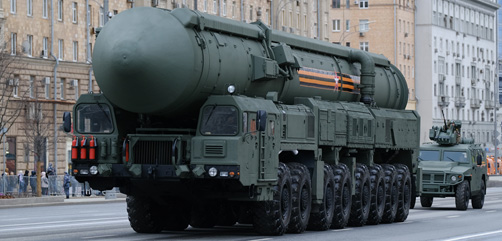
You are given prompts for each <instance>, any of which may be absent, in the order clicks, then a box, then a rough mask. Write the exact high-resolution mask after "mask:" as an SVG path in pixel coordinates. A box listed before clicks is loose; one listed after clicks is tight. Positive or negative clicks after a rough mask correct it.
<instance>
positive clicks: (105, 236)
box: [82, 235, 115, 239]
mask: <svg viewBox="0 0 502 241" xmlns="http://www.w3.org/2000/svg"><path fill="white" fill-rule="evenodd" d="M113 236H115V235H101V236H92V237H82V239H97V238H109V237H113Z"/></svg>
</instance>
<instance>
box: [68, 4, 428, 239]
mask: <svg viewBox="0 0 502 241" xmlns="http://www.w3.org/2000/svg"><path fill="white" fill-rule="evenodd" d="M93 70H94V74H95V77H96V81H97V83H98V85H99V87H100V89H101V91H102V93H90V94H85V95H82V96H81V97H80V98H79V99H78V101H77V103H76V104H75V107H74V110H73V113H74V114H73V117H74V118H73V133H72V134H73V138H74V141H73V144H72V167H73V170H72V173H73V175H74V176H75V177H76V178H77V180H79V181H81V182H83V181H87V182H89V184H90V186H91V187H92V188H93V189H98V190H106V189H110V188H113V187H119V188H120V191H121V192H122V193H124V194H127V212H128V215H129V221H130V224H131V227H132V228H133V229H134V230H135V231H136V232H139V233H152V232H160V231H162V230H184V229H186V228H187V227H188V225H190V226H192V227H194V228H208V227H213V226H215V225H234V224H235V223H237V222H239V223H245V224H246V223H247V224H253V225H254V228H255V229H256V231H257V232H258V233H260V234H265V235H282V234H284V233H285V232H292V233H301V232H303V231H305V230H306V229H309V230H327V229H329V228H344V227H345V226H346V225H351V226H361V225H364V224H378V223H380V222H385V223H390V222H402V221H404V220H406V218H407V216H408V213H409V208H410V199H411V189H412V187H413V186H414V184H412V181H411V180H412V179H411V176H413V175H415V174H416V170H417V161H416V160H417V158H418V150H419V133H420V130H419V126H420V117H419V115H418V114H417V112H415V111H409V110H404V108H405V106H406V104H407V100H408V87H407V85H406V80H405V79H404V77H403V75H402V74H401V72H400V71H399V70H398V69H397V68H396V67H395V66H393V65H392V64H390V62H389V60H388V59H387V58H385V57H384V56H381V55H376V54H372V53H368V52H364V51H361V50H358V49H351V48H347V47H344V46H340V45H335V44H331V43H328V42H323V41H319V40H315V39H309V38H305V37H300V36H296V35H292V34H287V33H284V32H280V31H276V30H272V29H270V28H268V27H267V26H266V25H265V24H263V23H262V22H260V21H258V22H255V23H252V24H248V23H243V22H238V21H233V20H229V19H225V18H220V17H217V16H212V15H208V14H204V13H201V12H198V11H192V10H189V9H185V8H180V9H175V10H172V11H170V10H162V9H156V8H133V9H130V10H127V11H124V12H122V13H120V14H118V15H116V16H114V17H113V19H111V20H110V21H109V22H108V23H107V24H106V26H104V27H103V29H101V30H100V31H99V34H98V36H97V39H96V44H95V48H94V52H93ZM70 122H71V117H70V114H69V113H66V114H65V126H66V128H65V129H66V130H67V131H70V130H71V124H70Z"/></svg>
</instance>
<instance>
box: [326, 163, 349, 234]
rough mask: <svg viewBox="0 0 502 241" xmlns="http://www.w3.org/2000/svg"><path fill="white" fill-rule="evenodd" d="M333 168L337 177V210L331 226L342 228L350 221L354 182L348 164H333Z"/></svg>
mask: <svg viewBox="0 0 502 241" xmlns="http://www.w3.org/2000/svg"><path fill="white" fill-rule="evenodd" d="M332 168H333V174H334V177H335V211H334V216H333V221H332V222H331V227H330V228H333V229H342V228H345V226H347V223H348V222H349V216H350V207H351V206H352V194H351V188H352V183H351V182H350V171H349V168H348V167H347V165H345V164H343V163H340V164H338V165H333V166H332Z"/></svg>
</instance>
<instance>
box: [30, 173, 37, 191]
mask: <svg viewBox="0 0 502 241" xmlns="http://www.w3.org/2000/svg"><path fill="white" fill-rule="evenodd" d="M30 187H31V195H32V196H36V195H37V172H36V171H31V176H30Z"/></svg>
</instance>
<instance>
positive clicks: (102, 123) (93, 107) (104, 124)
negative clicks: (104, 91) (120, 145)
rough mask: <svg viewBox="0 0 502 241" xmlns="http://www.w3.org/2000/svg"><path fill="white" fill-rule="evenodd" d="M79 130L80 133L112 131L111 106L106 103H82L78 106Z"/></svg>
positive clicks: (77, 124) (77, 119)
mask: <svg viewBox="0 0 502 241" xmlns="http://www.w3.org/2000/svg"><path fill="white" fill-rule="evenodd" d="M75 112H76V119H75V120H76V121H75V122H76V123H75V126H76V128H77V131H78V132H80V133H111V132H112V131H113V125H112V114H111V111H110V107H109V106H108V105H105V104H80V105H78V106H77V107H76V111H75Z"/></svg>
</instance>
